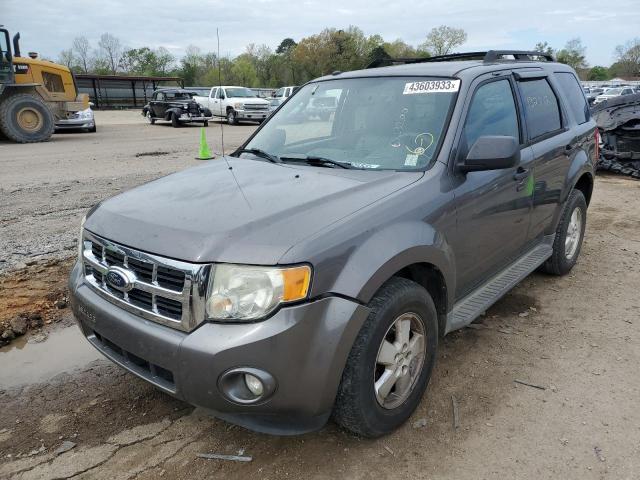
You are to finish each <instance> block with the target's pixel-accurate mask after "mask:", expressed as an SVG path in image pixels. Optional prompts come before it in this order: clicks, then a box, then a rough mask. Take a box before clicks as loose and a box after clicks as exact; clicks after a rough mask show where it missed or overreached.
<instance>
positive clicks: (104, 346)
mask: <svg viewBox="0 0 640 480" xmlns="http://www.w3.org/2000/svg"><path fill="white" fill-rule="evenodd" d="M89 339H90V340H91V341H92V343H93V344H94V345H95V346H96V347H97V348H98V349H99V350H101V351H103V352H104V353H105V354H106V355H108V356H109V357H111V358H113V359H114V360H115V361H117V362H118V363H120V364H121V365H123V366H124V367H126V368H128V369H129V370H131V371H132V372H134V373H136V374H138V375H140V376H141V377H142V378H144V379H145V380H148V381H150V382H151V383H154V384H156V385H158V386H160V387H162V388H164V389H166V390H169V391H171V392H173V393H175V391H176V385H175V382H174V380H173V372H171V371H170V370H167V369H166V368H163V367H161V366H160V365H156V364H153V363H151V362H149V361H147V360H145V359H144V358H141V357H139V356H137V355H135V354H133V353H131V352H129V351H127V350H125V349H123V348H121V347H120V346H118V345H116V344H115V343H113V342H112V341H111V340H109V339H108V338H105V337H104V336H102V335H100V334H99V333H98V332H95V331H94V332H93V335H92V336H90V337H89Z"/></svg>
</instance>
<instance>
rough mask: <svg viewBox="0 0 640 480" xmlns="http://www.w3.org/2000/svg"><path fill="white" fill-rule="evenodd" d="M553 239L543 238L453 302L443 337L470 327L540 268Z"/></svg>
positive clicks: (548, 252) (548, 254) (551, 251)
mask: <svg viewBox="0 0 640 480" xmlns="http://www.w3.org/2000/svg"><path fill="white" fill-rule="evenodd" d="M554 237H555V235H550V236H548V237H545V238H544V240H543V241H542V243H539V244H538V245H536V246H535V247H533V248H532V249H531V250H529V251H528V252H527V253H526V254H525V255H523V256H522V257H520V258H519V259H518V260H516V261H515V262H513V263H512V264H511V265H509V266H508V267H507V268H505V269H504V270H502V271H501V272H500V273H498V274H496V275H495V276H494V277H492V278H491V279H489V280H488V281H487V282H485V283H484V284H482V285H480V286H479V287H478V288H477V289H475V290H474V291H473V292H471V293H470V294H469V295H467V296H466V297H464V298H463V299H461V300H460V301H458V302H456V304H455V305H454V306H453V309H452V310H451V312H449V313H448V314H447V327H446V329H445V334H446V333H449V332H452V331H454V330H458V329H459V328H462V327H465V326H467V325H469V324H470V323H471V322H473V321H474V320H475V319H476V318H477V317H478V316H480V315H481V314H482V313H483V312H485V311H486V310H487V309H488V308H489V307H490V306H491V305H493V304H494V303H495V302H497V301H498V300H500V298H502V297H503V296H504V295H505V294H506V293H507V292H508V291H509V290H511V289H512V288H513V287H515V286H516V285H517V284H518V283H520V281H522V279H524V278H525V277H526V276H527V275H529V274H530V273H531V272H533V271H534V270H535V269H536V268H538V267H539V266H540V265H542V264H543V263H544V262H545V261H546V260H547V259H548V258H549V257H550V256H551V254H552V253H553V247H552V246H553V240H554Z"/></svg>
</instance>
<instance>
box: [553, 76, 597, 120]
mask: <svg viewBox="0 0 640 480" xmlns="http://www.w3.org/2000/svg"><path fill="white" fill-rule="evenodd" d="M555 75H556V78H557V79H558V83H559V84H560V92H561V93H562V95H564V98H565V100H566V101H567V105H568V106H569V109H570V110H571V111H572V112H573V116H574V117H575V119H576V122H578V123H584V122H586V121H587V120H589V105H587V102H586V100H585V99H584V95H582V92H580V84H579V83H578V80H577V79H576V77H575V76H574V75H573V74H572V73H568V72H559V73H556V74H555Z"/></svg>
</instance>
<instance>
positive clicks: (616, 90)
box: [604, 88, 622, 95]
mask: <svg viewBox="0 0 640 480" xmlns="http://www.w3.org/2000/svg"><path fill="white" fill-rule="evenodd" d="M604 93H605V95H620V93H622V89H621V88H610V89H609V90H607V91H606V92H604Z"/></svg>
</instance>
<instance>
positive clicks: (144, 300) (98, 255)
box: [83, 231, 208, 331]
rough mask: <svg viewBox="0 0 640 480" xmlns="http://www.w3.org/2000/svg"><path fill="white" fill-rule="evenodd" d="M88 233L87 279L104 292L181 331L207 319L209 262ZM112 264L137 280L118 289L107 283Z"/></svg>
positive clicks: (85, 240) (141, 313) (94, 287)
mask: <svg viewBox="0 0 640 480" xmlns="http://www.w3.org/2000/svg"><path fill="white" fill-rule="evenodd" d="M83 235H84V236H83V243H84V245H83V246H84V248H83V261H84V278H85V281H86V283H87V284H88V285H89V286H90V287H92V288H93V289H94V290H95V291H96V292H98V293H99V294H100V295H101V296H102V297H104V298H106V299H107V300H109V301H110V302H112V303H114V304H117V305H119V306H121V307H123V308H125V309H126V310H128V311H131V312H133V313H135V314H137V315H139V316H142V317H144V318H147V319H149V320H152V321H155V322H158V323H161V324H163V325H167V326H170V327H173V328H177V329H179V330H184V331H190V330H192V329H193V328H195V327H196V326H197V324H198V323H199V322H201V321H202V320H203V319H204V295H203V292H204V285H205V282H206V276H207V273H208V266H206V265H194V264H190V263H186V262H179V261H176V260H171V259H167V258H163V257H158V256H156V255H151V254H147V253H144V252H141V251H139V250H134V249H131V248H129V247H125V246H122V245H119V244H116V243H114V242H111V241H110V240H106V239H104V238H101V237H98V236H96V235H93V234H92V233H90V232H87V231H85V232H84V234H83ZM114 267H116V268H114ZM109 269H113V270H118V269H120V270H119V271H121V272H122V271H124V272H126V273H127V278H133V280H132V281H131V282H130V284H128V285H126V286H125V287H124V288H116V287H114V286H112V284H109V283H108V282H107V272H108V271H109Z"/></svg>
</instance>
